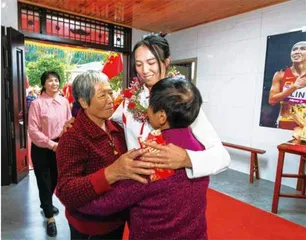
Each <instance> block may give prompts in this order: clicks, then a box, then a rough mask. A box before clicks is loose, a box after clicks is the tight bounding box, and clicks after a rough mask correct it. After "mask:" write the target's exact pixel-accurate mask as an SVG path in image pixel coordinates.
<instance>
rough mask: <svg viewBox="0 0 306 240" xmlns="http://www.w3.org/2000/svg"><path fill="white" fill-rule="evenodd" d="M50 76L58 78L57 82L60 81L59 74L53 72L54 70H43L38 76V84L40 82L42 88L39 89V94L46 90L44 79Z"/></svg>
mask: <svg viewBox="0 0 306 240" xmlns="http://www.w3.org/2000/svg"><path fill="white" fill-rule="evenodd" d="M50 76H54V77H56V78H57V79H58V81H59V82H60V81H61V78H60V76H59V75H58V73H57V72H55V71H45V72H44V73H43V74H42V75H41V77H40V84H41V86H42V89H41V91H40V94H42V93H43V92H45V91H46V89H45V83H46V80H47V79H48V78H49V77H50Z"/></svg>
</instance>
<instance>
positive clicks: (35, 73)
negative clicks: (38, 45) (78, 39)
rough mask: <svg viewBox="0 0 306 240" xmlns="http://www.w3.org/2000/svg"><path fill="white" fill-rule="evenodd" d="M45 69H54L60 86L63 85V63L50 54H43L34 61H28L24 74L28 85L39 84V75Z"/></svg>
mask: <svg viewBox="0 0 306 240" xmlns="http://www.w3.org/2000/svg"><path fill="white" fill-rule="evenodd" d="M45 71H55V72H57V73H58V74H59V75H60V78H61V82H60V88H62V87H63V85H64V83H65V80H66V78H65V77H66V76H65V63H64V62H62V61H60V60H58V59H56V58H55V56H52V55H43V56H41V57H39V58H38V60H37V61H36V62H30V63H29V64H28V65H27V67H26V75H27V77H28V81H29V84H30V86H35V85H39V86H40V76H41V75H42V74H43V72H45Z"/></svg>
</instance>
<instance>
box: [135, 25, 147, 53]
mask: <svg viewBox="0 0 306 240" xmlns="http://www.w3.org/2000/svg"><path fill="white" fill-rule="evenodd" d="M145 34H148V32H145V31H142V30H138V29H135V28H133V29H132V50H133V47H134V46H135V44H136V43H137V42H138V41H140V40H141V38H142V36H143V35H145Z"/></svg>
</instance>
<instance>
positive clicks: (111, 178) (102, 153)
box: [56, 71, 154, 239]
mask: <svg viewBox="0 0 306 240" xmlns="http://www.w3.org/2000/svg"><path fill="white" fill-rule="evenodd" d="M112 92H113V91H112V89H111V87H110V85H109V83H108V81H107V80H106V79H105V78H104V77H103V75H102V74H101V73H100V72H97V71H87V72H85V73H82V74H80V75H79V76H77V77H76V79H75V80H74V81H73V84H72V93H73V96H74V98H75V99H76V100H78V101H79V103H80V105H81V109H80V110H79V113H78V117H77V118H76V120H75V123H74V126H73V128H71V129H69V131H67V132H66V133H64V134H63V136H62V137H61V138H60V141H59V145H58V148H57V152H56V157H57V166H58V185H57V196H58V198H59V199H60V200H61V201H62V203H63V204H64V205H65V207H66V217H67V220H68V222H69V226H70V231H71V239H89V238H90V239H121V238H122V233H123V229H124V222H125V215H124V214H123V213H121V214H117V215H116V216H111V217H109V218H107V219H105V218H103V219H102V218H101V219H100V218H92V217H91V216H88V215H84V214H82V213H80V212H78V211H77V209H78V208H79V207H82V206H83V205H85V204H88V203H89V202H91V201H92V200H94V199H96V198H98V197H99V196H100V195H101V194H102V193H104V192H106V191H108V190H109V189H110V184H113V183H115V182H116V181H118V180H121V179H135V176H137V175H150V174H152V173H154V170H152V169H149V168H151V167H152V164H151V163H146V162H141V161H133V159H134V158H136V157H138V156H140V155H141V154H142V153H143V152H142V150H138V151H136V150H132V151H129V152H127V153H126V151H127V148H126V143H125V138H124V131H123V129H122V128H121V127H120V126H119V125H118V124H117V123H116V122H113V121H111V120H109V118H110V117H111V116H112V114H113V97H112Z"/></svg>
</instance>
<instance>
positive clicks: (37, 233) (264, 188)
mask: <svg viewBox="0 0 306 240" xmlns="http://www.w3.org/2000/svg"><path fill="white" fill-rule="evenodd" d="M210 186H211V188H213V189H216V190H218V191H221V192H224V193H225V194H228V195H230V196H233V197H234V198H237V199H240V200H241V201H244V202H247V203H250V204H252V205H254V206H257V207H259V208H262V209H264V210H266V211H270V209H271V202H272V193H273V187H274V183H272V182H269V181H266V180H259V181H255V182H254V184H249V183H248V175H246V174H243V173H240V172H236V171H233V170H227V171H226V172H223V173H221V174H219V175H217V176H213V177H212V178H211V184H210ZM283 189H284V190H285V191H291V192H294V189H292V188H289V187H283ZM1 193H2V194H1V203H2V204H1V236H2V239H14V240H15V239H16V240H17V239H18V240H22V239H27V240H32V239H33V240H43V239H63V240H66V239H69V238H70V234H69V228H68V224H67V220H66V218H65V215H64V208H63V206H62V205H61V204H60V202H59V201H58V199H57V198H56V197H54V205H55V206H57V207H58V208H59V210H60V214H59V215H58V216H55V219H56V223H57V228H58V235H57V237H56V238H49V237H47V235H46V233H45V221H44V216H43V214H42V212H41V210H40V208H39V199H38V193H37V186H36V179H35V176H34V173H33V171H31V172H30V175H29V176H28V177H26V178H25V179H24V180H22V181H21V182H20V183H19V184H17V185H14V184H11V185H9V186H4V187H1ZM278 215H279V216H281V217H284V218H286V219H288V220H290V221H293V222H295V223H298V224H301V225H304V226H306V200H303V199H290V198H286V199H285V198H282V199H281V200H280V204H279V214H278Z"/></svg>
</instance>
